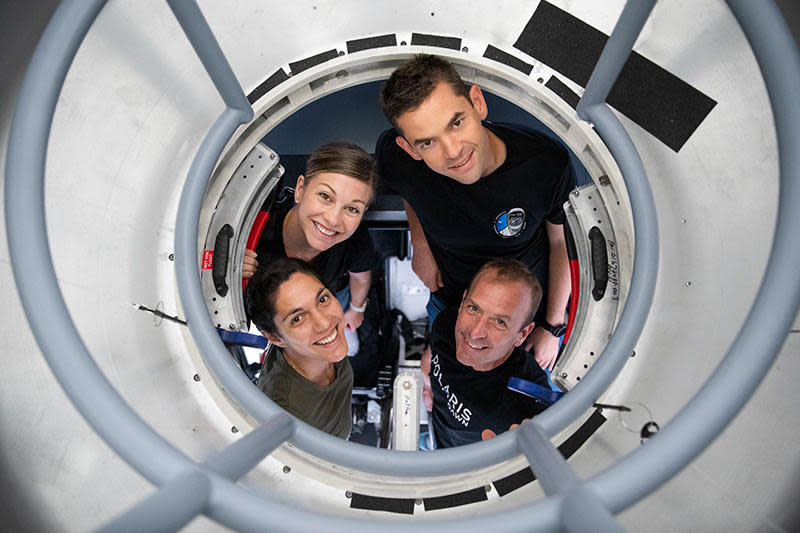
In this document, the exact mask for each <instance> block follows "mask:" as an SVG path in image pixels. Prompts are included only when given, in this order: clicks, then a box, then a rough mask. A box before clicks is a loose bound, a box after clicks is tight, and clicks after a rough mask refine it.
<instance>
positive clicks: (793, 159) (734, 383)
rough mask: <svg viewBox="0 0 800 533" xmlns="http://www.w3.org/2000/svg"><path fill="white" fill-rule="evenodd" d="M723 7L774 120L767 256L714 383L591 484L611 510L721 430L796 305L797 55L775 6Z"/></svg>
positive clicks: (799, 221) (652, 485)
mask: <svg viewBox="0 0 800 533" xmlns="http://www.w3.org/2000/svg"><path fill="white" fill-rule="evenodd" d="M728 5H729V7H730V8H731V10H732V11H733V13H734V15H735V16H736V18H737V20H738V21H739V25H740V26H741V27H742V29H743V30H744V32H745V35H746V36H747V39H748V41H749V42H750V45H751V47H752V49H753V52H754V53H755V56H756V59H757V60H758V63H759V66H760V68H761V72H762V75H763V77H764V81H765V82H766V86H767V91H768V93H769V97H770V101H771V103H772V114H773V117H774V119H775V128H776V131H777V138H778V151H779V157H780V196H779V201H778V217H777V225H776V230H775V236H774V240H773V244H772V251H771V252H770V257H769V261H768V263H767V268H766V271H765V273H764V278H763V281H762V283H761V287H760V290H759V292H758V296H757V298H756V301H755V303H754V304H753V306H752V308H751V309H750V313H749V314H748V317H747V319H746V321H745V325H744V327H743V328H742V330H741V331H740V332H739V334H738V335H737V337H736V340H735V341H734V343H733V345H732V346H731V348H730V349H729V350H728V352H727V354H726V355H725V358H724V359H723V360H722V362H721V363H720V364H719V366H718V367H717V369H716V370H715V371H714V372H713V373H712V374H711V378H710V379H709V380H708V381H707V382H706V384H705V385H704V386H703V388H702V389H701V390H700V391H699V392H698V393H697V394H696V395H695V397H694V398H692V400H691V401H689V402H688V403H687V404H686V406H685V407H684V408H683V409H682V410H681V411H680V412H679V413H678V414H677V415H676V416H675V418H674V419H673V420H672V421H671V422H670V423H669V424H668V425H666V426H665V427H662V429H661V431H659V432H658V434H657V435H656V436H655V437H654V438H652V439H650V440H649V441H648V442H647V444H646V445H645V446H642V447H641V448H639V449H638V450H636V451H635V452H633V453H631V454H629V455H628V456H626V457H625V458H623V459H622V460H621V461H620V462H619V463H617V465H615V466H614V467H613V468H611V469H609V470H606V471H604V472H602V473H601V474H599V475H598V476H596V478H594V479H592V480H590V482H589V485H590V486H591V487H592V488H593V489H594V491H595V492H597V493H598V494H601V495H602V496H603V498H604V500H605V501H606V504H607V505H608V506H609V507H610V508H611V509H612V510H621V509H624V508H625V507H627V506H629V505H631V504H632V503H633V502H635V501H636V500H638V499H640V498H643V497H644V496H645V495H647V494H649V493H650V492H652V491H653V490H655V489H656V488H658V487H659V486H660V485H661V484H662V483H664V482H666V481H667V480H668V479H670V478H671V477H672V476H674V475H675V474H676V473H678V471H680V470H681V469H682V468H683V467H684V466H685V465H687V464H689V462H690V461H692V460H693V459H694V458H695V457H696V456H697V455H698V454H699V453H700V452H701V451H702V450H703V449H704V448H705V447H706V446H708V445H709V444H710V443H711V442H712V441H713V440H714V439H715V438H716V436H717V435H719V434H720V433H721V432H722V430H723V429H724V428H725V426H726V425H727V424H728V423H729V422H730V421H731V420H732V419H733V417H734V416H735V415H736V413H737V412H738V411H739V410H740V409H741V408H742V406H743V405H744V404H745V403H746V402H747V400H749V399H750V396H751V394H752V393H753V392H754V391H755V389H756V388H757V387H758V384H759V383H760V382H761V380H762V379H763V377H764V375H765V374H766V373H767V371H768V370H769V368H770V366H771V364H772V363H773V362H774V360H775V357H776V355H777V353H778V351H779V350H780V348H781V346H782V345H783V342H784V340H785V338H786V335H787V333H788V331H789V329H790V328H791V326H792V322H793V320H794V318H795V316H796V315H797V310H798V306H799V305H800V277H798V275H797V265H798V264H800V246H798V244H797V228H800V210H799V209H797V206H798V204H800V151H799V150H798V149H797V147H798V146H800V109H799V108H798V107H797V95H798V94H800V54H798V50H797V47H796V45H795V42H794V40H793V38H792V35H791V33H790V31H789V29H788V28H787V26H786V23H785V22H784V20H783V18H782V17H781V14H780V12H779V10H778V8H777V7H776V6H775V4H774V3H772V2H751V1H749V0H729V1H728Z"/></svg>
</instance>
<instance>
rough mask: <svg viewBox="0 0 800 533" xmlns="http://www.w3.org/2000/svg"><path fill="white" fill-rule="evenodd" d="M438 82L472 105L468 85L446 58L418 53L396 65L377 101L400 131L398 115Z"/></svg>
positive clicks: (416, 104)
mask: <svg viewBox="0 0 800 533" xmlns="http://www.w3.org/2000/svg"><path fill="white" fill-rule="evenodd" d="M441 82H445V83H447V84H448V85H450V87H451V88H452V89H453V92H454V93H455V94H456V96H463V97H464V98H466V99H467V100H468V101H469V103H470V105H472V100H471V99H470V97H469V88H468V87H467V85H466V84H465V83H464V80H462V79H461V76H459V75H458V72H456V69H455V67H453V65H452V64H451V63H450V62H449V61H447V60H445V59H442V58H441V57H437V56H432V55H429V54H417V55H416V56H414V57H413V58H411V59H409V60H408V61H406V62H405V63H403V64H402V65H400V66H399V67H397V69H395V71H394V72H392V75H391V76H389V79H388V80H386V83H385V84H384V86H383V90H382V91H381V95H380V103H381V109H383V114H384V115H386V119H387V120H388V121H389V122H391V123H392V126H394V127H395V128H397V129H398V131H399V129H400V128H398V127H397V118H398V117H399V116H400V115H402V114H403V113H405V112H407V111H412V110H414V109H416V108H418V107H419V106H420V105H422V102H424V101H425V99H426V98H428V96H430V94H431V93H432V92H433V90H434V89H436V87H437V86H438V85H439V83H441ZM401 133H402V132H401Z"/></svg>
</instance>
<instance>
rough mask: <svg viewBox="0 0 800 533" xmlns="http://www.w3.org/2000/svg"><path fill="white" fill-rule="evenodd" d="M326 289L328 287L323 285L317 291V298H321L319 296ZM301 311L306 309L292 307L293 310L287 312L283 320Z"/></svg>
mask: <svg viewBox="0 0 800 533" xmlns="http://www.w3.org/2000/svg"><path fill="white" fill-rule="evenodd" d="M326 290H328V289H326V288H325V287H322V288H321V289H320V290H318V291H317V300H319V297H320V296H322V293H323V292H325V291H326ZM300 311H304V309H303V308H302V307H296V308H294V309H292V310H291V311H289V312H288V313H286V314H285V315H284V316H283V321H284V322H286V320H287V319H288V318H289V317H291V316H292V315H294V314H297V313H299V312H300Z"/></svg>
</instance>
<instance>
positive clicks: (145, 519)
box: [97, 471, 211, 533]
mask: <svg viewBox="0 0 800 533" xmlns="http://www.w3.org/2000/svg"><path fill="white" fill-rule="evenodd" d="M210 494H211V483H210V481H209V479H208V477H207V476H206V475H204V474H203V473H202V472H199V471H194V472H190V473H188V474H185V475H182V476H179V477H178V478H177V479H175V480H174V481H171V482H170V483H167V484H166V485H164V486H163V487H162V488H161V490H159V491H158V492H156V493H154V494H153V495H151V496H150V497H149V498H147V499H145V500H142V501H141V502H139V503H138V504H137V505H136V506H135V507H132V508H131V509H129V510H128V511H126V512H125V513H124V514H122V515H120V516H119V517H118V518H115V519H114V520H112V521H111V522H108V523H107V524H106V525H104V526H103V527H101V528H100V529H98V530H97V532H98V533H116V532H118V531H147V532H148V533H149V532H153V533H161V532H163V533H171V532H173V531H177V530H178V529H180V528H182V527H183V526H185V525H186V524H188V523H189V522H191V521H192V519H193V518H194V517H196V516H197V515H198V514H200V513H201V512H203V508H204V507H205V506H206V503H207V502H208V499H209V496H210Z"/></svg>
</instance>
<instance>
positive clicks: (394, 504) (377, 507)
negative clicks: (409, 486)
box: [350, 492, 415, 514]
mask: <svg viewBox="0 0 800 533" xmlns="http://www.w3.org/2000/svg"><path fill="white" fill-rule="evenodd" d="M414 501H415V500H413V499H409V498H381V497H380V496H367V495H366V494H357V493H355V492H354V493H353V496H352V497H351V498H350V508H351V509H366V510H368V511H387V512H389V513H401V514H414Z"/></svg>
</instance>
